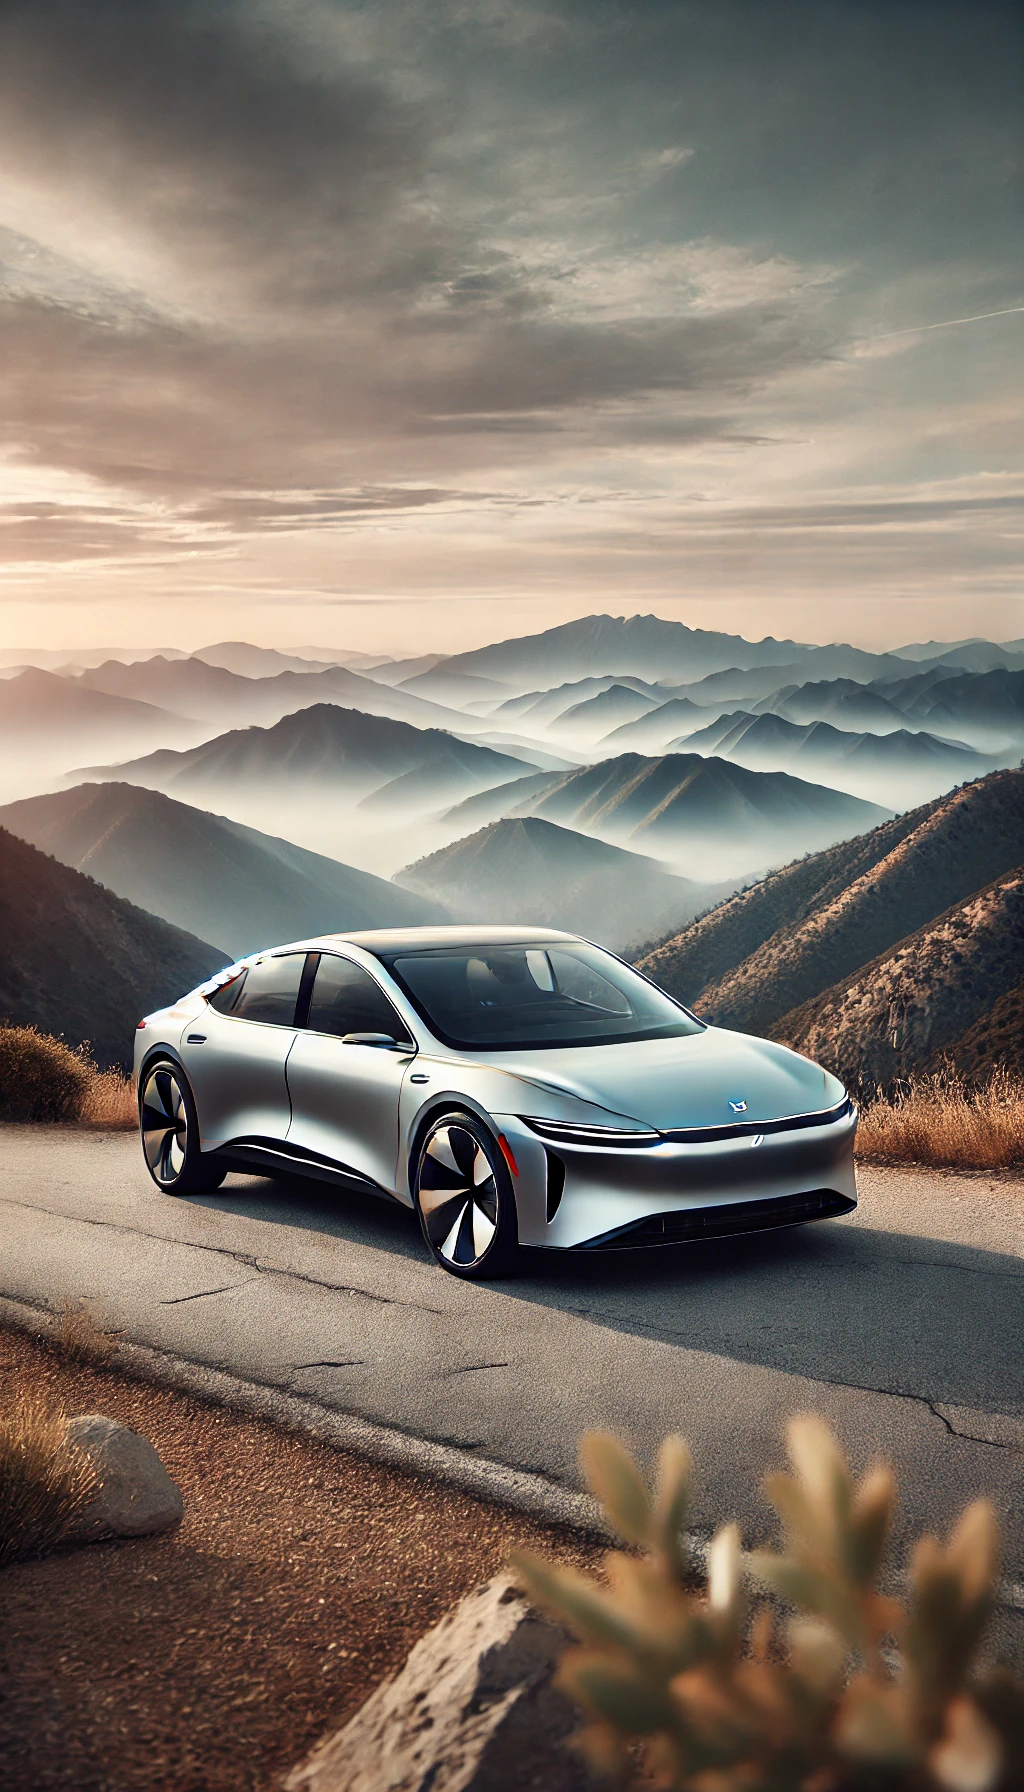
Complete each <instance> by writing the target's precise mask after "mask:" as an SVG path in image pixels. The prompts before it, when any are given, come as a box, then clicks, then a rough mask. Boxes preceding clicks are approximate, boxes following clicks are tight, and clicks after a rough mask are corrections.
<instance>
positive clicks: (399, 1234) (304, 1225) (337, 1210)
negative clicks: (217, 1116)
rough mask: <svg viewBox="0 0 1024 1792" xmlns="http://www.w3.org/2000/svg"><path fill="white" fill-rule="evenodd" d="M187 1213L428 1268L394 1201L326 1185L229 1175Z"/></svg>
mask: <svg viewBox="0 0 1024 1792" xmlns="http://www.w3.org/2000/svg"><path fill="white" fill-rule="evenodd" d="M186 1198H187V1199H188V1202H189V1205H190V1206H192V1207H209V1208H212V1209H213V1210H214V1211H215V1212H218V1213H237V1214H244V1215H245V1217H246V1218H247V1219H252V1220H263V1221H265V1222H266V1223H267V1224H269V1225H274V1226H295V1227H297V1228H298V1229H299V1230H300V1231H303V1232H317V1233H322V1234H324V1235H325V1236H327V1237H331V1238H343V1239H347V1240H348V1241H349V1242H350V1243H352V1244H365V1245H369V1246H371V1247H372V1248H373V1249H374V1250H379V1251H390V1252H392V1253H393V1254H394V1255H396V1256H400V1257H408V1258H410V1259H411V1260H413V1261H416V1262H419V1263H429V1262H430V1252H429V1251H428V1249H427V1247H426V1244H425V1243H424V1241H423V1235H422V1233H421V1232H420V1228H419V1221H418V1220H417V1218H416V1216H415V1214H414V1213H413V1212H412V1211H411V1209H410V1208H407V1207H402V1206H401V1205H400V1204H399V1203H398V1202H397V1201H391V1200H385V1199H382V1200H375V1199H374V1197H373V1196H372V1195H364V1194H361V1193H360V1194H351V1195H350V1194H346V1193H345V1192H344V1190H338V1189H335V1188H331V1187H329V1186H328V1185H327V1184H326V1183H319V1182H312V1181H309V1180H307V1179H306V1178H304V1177H301V1176H273V1177H271V1176H248V1175H247V1176H240V1175H237V1176H236V1175H231V1176H229V1177H228V1178H227V1181H226V1182H225V1183H224V1184H223V1186H222V1187H221V1188H220V1189H218V1190H217V1192H216V1193H215V1194H212V1195H191V1196H188V1197H186Z"/></svg>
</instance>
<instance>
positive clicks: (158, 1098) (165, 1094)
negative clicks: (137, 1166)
mask: <svg viewBox="0 0 1024 1792" xmlns="http://www.w3.org/2000/svg"><path fill="white" fill-rule="evenodd" d="M139 1127H140V1130H141V1133H142V1151H143V1156H144V1157H145V1159H146V1168H147V1169H148V1171H149V1173H150V1175H151V1176H152V1178H153V1181H154V1182H155V1183H156V1185H157V1187H158V1188H161V1189H163V1191H164V1194H165V1195H204V1194H209V1193H211V1192H212V1190H213V1189H215V1188H219V1187H220V1185H221V1183H222V1182H223V1180H224V1178H225V1176H226V1175H227V1170H226V1169H225V1168H224V1166H223V1165H221V1164H218V1163H217V1162H216V1161H214V1160H211V1159H210V1158H208V1157H204V1156H203V1154H202V1152H201V1151H200V1149H199V1116H198V1114H197V1113H196V1104H195V1100H194V1098H193V1095H192V1091H191V1089H190V1088H189V1086H188V1082H187V1080H186V1078H185V1075H184V1073H183V1072H182V1070H181V1069H180V1068H179V1067H178V1065H177V1064H171V1063H167V1062H165V1063H160V1064H154V1065H152V1066H151V1068H150V1069H149V1070H147V1071H146V1074H145V1076H144V1077H143V1079H142V1088H141V1091H140V1094H139Z"/></svg>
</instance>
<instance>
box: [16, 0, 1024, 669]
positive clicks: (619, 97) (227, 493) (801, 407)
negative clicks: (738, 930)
mask: <svg viewBox="0 0 1024 1792" xmlns="http://www.w3.org/2000/svg"><path fill="white" fill-rule="evenodd" d="M1022 93H1024V13H1022V12H1021V9H1020V8H1019V6H1015V5H994V4H989V3H988V0H958V3H955V4H948V3H945V0H814V3H813V4H805V3H804V0H792V3H789V0H660V3H656V0H365V3H363V4H359V3H358V0H196V3H195V4H190V0H144V3H142V0H0V166H2V173H3V178H2V181H0V330H2V333H3V339H2V345H0V382H2V396H3V403H2V406H0V428H2V432H3V442H2V447H0V521H2V524H3V528H2V531H0V552H2V557H3V568H2V571H3V582H2V598H3V602H2V605H0V630H2V633H3V636H4V638H5V642H6V644H8V645H17V644H24V645H44V644H56V643H60V644H64V643H67V644H68V645H85V644H87V643H90V642H91V643H96V642H101V643H105V642H112V643H113V642H127V643H140V644H146V643H149V644H155V643H163V642H168V643H170V642H176V643H178V644H180V645H183V646H190V645H192V646H195V645H199V644H201V643H202V642H204V641H209V640H213V639H218V638H224V637H238V636H245V637H246V638H248V639H251V640H260V641H265V642H267V643H272V644H281V645H285V644H289V643H291V644H299V643H317V644H319V643H323V644H325V645H329V646H337V647H341V646H352V647H369V648H380V649H381V650H386V651H391V652H419V651H422V650H424V649H427V648H430V647H434V646H436V647H439V648H455V647H457V646H459V645H475V644H477V643H478V642H480V641H483V640H487V639H493V638H497V637H501V636H503V635H509V634H515V633H521V632H525V631H526V630H529V629H532V628H536V627H544V626H548V625H549V624H550V623H552V622H557V621H562V620H565V619H566V618H568V617H570V616H573V615H582V614H585V613H587V612H590V611H594V610H608V611H612V612H614V613H616V614H623V613H629V612H632V611H635V610H638V609H643V610H647V609H650V610H655V611H657V612H658V613H660V614H662V615H665V616H675V617H678V618H680V619H681V620H684V621H688V622H690V623H693V624H698V625H700V626H702V627H720V628H728V629H731V630H736V631H741V632H743V633H745V634H747V635H754V636H761V635H764V634H767V633H773V634H776V635H782V634H785V635H795V636H797V637H798V638H802V639H805V640H825V639H835V638H840V639H852V640H855V641H858V642H861V643H863V644H865V645H875V644H895V643H897V642H899V641H901V640H904V641H905V640H920V639H928V638H930V637H932V636H938V637H940V638H955V637H958V636H961V635H965V634H988V635H990V636H993V637H994V638H996V639H1005V638H1009V637H1017V636H1020V635H1022V634H1024V607H1022V602H1021V596H1022V579H1021V545H1022V529H1021V497H1022V489H1024V479H1022V459H1024V427H1022V402H1021V400H1022V387H1024V311H1022V307H1024V253H1022V244H1024V233H1022V223H1024V217H1022V210H1024V208H1022V205H1021V191H1022V172H1024V116H1022V111H1024V105H1022ZM989 313H996V314H997V315H994V316H989V315H983V314H989ZM953 320H973V321H953Z"/></svg>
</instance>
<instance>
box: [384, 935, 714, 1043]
mask: <svg viewBox="0 0 1024 1792" xmlns="http://www.w3.org/2000/svg"><path fill="white" fill-rule="evenodd" d="M387 964H388V969H389V970H390V971H391V973H392V975H393V976H394V978H395V981H396V982H397V983H398V984H399V985H400V986H401V988H402V989H404V990H405V993H406V994H407V995H408V997H409V999H410V1001H411V1002H412V1003H413V1005H414V1007H415V1008H416V1009H417V1010H418V1011H419V1013H420V1014H421V1015H422V1017H423V1019H424V1020H425V1021H426V1023H427V1025H428V1026H429V1027H430V1028H431V1030H432V1032H434V1033H436V1034H437V1036H438V1037H439V1038H440V1039H443V1040H444V1042H445V1044H446V1045H453V1046H456V1047H468V1048H470V1049H472V1050H476V1051H502V1050H512V1049H514V1048H516V1047H523V1046H571V1045H614V1044H616V1043H622V1042H624V1041H626V1040H631V1039H673V1038H678V1037H679V1036H680V1035H682V1034H687V1033H699V1032H701V1031H702V1023H701V1022H700V1021H698V1020H696V1019H695V1018H694V1016H693V1015H691V1014H688V1013H687V1011H686V1009H685V1008H681V1007H680V1006H679V1004H678V1003H677V1002H674V1001H672V999H671V997H669V996H667V995H664V994H663V993H662V991H661V990H660V989H655V987H654V985H653V984H651V983H648V982H647V981H646V980H645V979H644V978H643V977H640V976H638V975H637V973H636V972H635V971H633V970H631V969H630V967H629V966H628V965H625V964H621V963H620V962H619V960H618V959H617V958H612V957H611V955H610V954H609V953H607V952H602V951H601V949H600V947H599V946H589V945H587V944H585V943H584V942H583V941H582V940H580V941H575V940H572V941H568V940H567V941H565V942H564V943H561V942H559V943H558V944H551V945H549V946H532V945H522V946H452V947H443V948H440V949H437V950H426V951H422V952H399V953H396V954H395V955H394V956H393V957H390V956H389V957H388V960H387Z"/></svg>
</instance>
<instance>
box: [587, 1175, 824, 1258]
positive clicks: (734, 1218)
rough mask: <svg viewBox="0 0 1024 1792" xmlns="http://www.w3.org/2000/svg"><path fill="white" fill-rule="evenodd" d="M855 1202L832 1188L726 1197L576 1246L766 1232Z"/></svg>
mask: <svg viewBox="0 0 1024 1792" xmlns="http://www.w3.org/2000/svg"><path fill="white" fill-rule="evenodd" d="M856 1205H857V1203H856V1201H853V1200H851V1198H850V1196H849V1195H839V1194H837V1193H836V1192H835V1190H834V1189H830V1188H816V1189H812V1191H811V1192H810V1194H803V1195H782V1196H779V1197H778V1198H777V1199H775V1200H767V1201H730V1202H727V1203H723V1205H721V1206H720V1207H703V1208H697V1209H693V1208H684V1209H682V1211H680V1212H676V1213H656V1214H652V1215H651V1216H650V1218H648V1219H643V1220H633V1221H632V1222H631V1223H630V1224H629V1225H628V1226H618V1227H616V1229H615V1231H614V1232H605V1233H603V1234H602V1236H601V1237H600V1238H592V1239H588V1240H587V1242H586V1244H582V1245H577V1246H576V1249H577V1250H580V1251H634V1250H640V1249H642V1248H643V1247H644V1246H645V1245H655V1244H683V1243H686V1241H687V1240H694V1239H700V1238H731V1237H732V1236H733V1235H734V1234H735V1233H739V1232H770V1231H774V1230H775V1228H776V1227H779V1226H801V1225H803V1224H804V1223H805V1222H806V1221H807V1220H830V1219H836V1218H837V1217H838V1216H839V1215H840V1214H843V1213H852V1212H853V1209H854V1208H855V1207H856Z"/></svg>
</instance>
